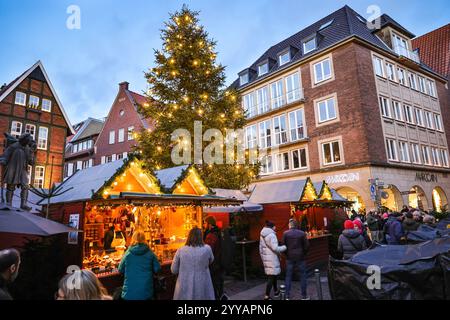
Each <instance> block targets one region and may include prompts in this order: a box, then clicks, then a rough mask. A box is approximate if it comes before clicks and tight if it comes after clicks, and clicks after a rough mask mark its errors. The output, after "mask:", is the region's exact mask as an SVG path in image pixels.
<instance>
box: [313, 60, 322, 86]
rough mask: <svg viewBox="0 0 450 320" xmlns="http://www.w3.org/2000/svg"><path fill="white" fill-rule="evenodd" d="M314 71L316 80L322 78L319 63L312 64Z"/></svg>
mask: <svg viewBox="0 0 450 320" xmlns="http://www.w3.org/2000/svg"><path fill="white" fill-rule="evenodd" d="M314 73H315V75H316V82H319V81H322V80H323V76H322V64H321V63H317V64H316V65H314Z"/></svg>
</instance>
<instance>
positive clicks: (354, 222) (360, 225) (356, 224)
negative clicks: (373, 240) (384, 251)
mask: <svg viewBox="0 0 450 320" xmlns="http://www.w3.org/2000/svg"><path fill="white" fill-rule="evenodd" d="M353 224H354V225H355V226H357V227H358V229H359V233H362V232H363V230H362V222H361V220H358V219H355V220H354V221H353Z"/></svg>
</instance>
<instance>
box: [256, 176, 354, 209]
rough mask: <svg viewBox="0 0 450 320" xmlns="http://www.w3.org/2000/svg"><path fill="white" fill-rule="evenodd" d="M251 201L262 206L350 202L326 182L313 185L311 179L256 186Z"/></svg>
mask: <svg viewBox="0 0 450 320" xmlns="http://www.w3.org/2000/svg"><path fill="white" fill-rule="evenodd" d="M249 201H250V202H253V203H260V204H269V203H286V202H288V203H301V202H317V201H335V202H348V200H347V199H345V198H344V197H342V196H340V195H339V194H338V193H337V192H336V190H334V189H332V188H330V187H329V186H328V184H327V183H326V182H325V181H322V182H317V183H313V182H312V181H311V179H310V178H309V177H308V178H306V179H302V180H300V179H299V180H289V181H280V182H269V183H259V184H257V185H255V188H254V189H253V192H252V194H251V196H250V198H249Z"/></svg>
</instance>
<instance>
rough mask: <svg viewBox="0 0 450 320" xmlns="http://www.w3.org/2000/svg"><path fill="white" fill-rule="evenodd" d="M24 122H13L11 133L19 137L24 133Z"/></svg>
mask: <svg viewBox="0 0 450 320" xmlns="http://www.w3.org/2000/svg"><path fill="white" fill-rule="evenodd" d="M22 130H23V123H22V122H20V121H13V122H11V135H12V136H13V137H16V138H19V137H20V136H21V135H22Z"/></svg>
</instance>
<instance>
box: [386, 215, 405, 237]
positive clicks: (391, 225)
mask: <svg viewBox="0 0 450 320" xmlns="http://www.w3.org/2000/svg"><path fill="white" fill-rule="evenodd" d="M400 219H401V215H399V214H397V213H392V214H390V215H389V218H388V220H387V222H386V224H385V225H384V232H385V234H386V241H387V244H401V242H400V241H401V239H402V238H403V237H404V236H405V232H404V231H403V226H402V223H401V221H400Z"/></svg>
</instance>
